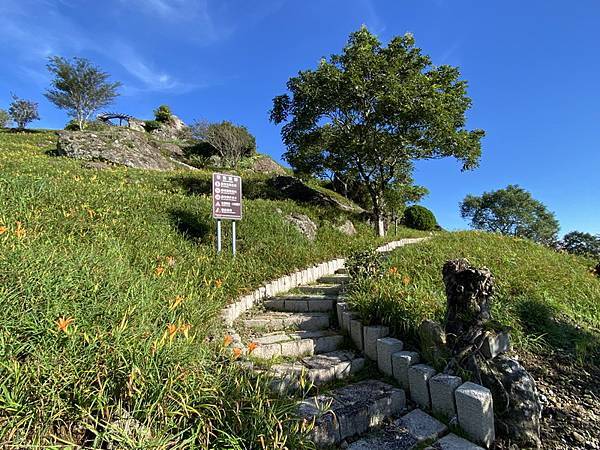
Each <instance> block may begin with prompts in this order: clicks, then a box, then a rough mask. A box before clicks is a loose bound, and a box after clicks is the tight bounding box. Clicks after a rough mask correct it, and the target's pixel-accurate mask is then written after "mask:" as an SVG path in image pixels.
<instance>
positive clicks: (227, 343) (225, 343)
mask: <svg viewBox="0 0 600 450" xmlns="http://www.w3.org/2000/svg"><path fill="white" fill-rule="evenodd" d="M232 342H233V336H231V335H230V334H228V335H227V336H225V337H224V338H223V346H224V347H229V346H230V345H231V343H232Z"/></svg>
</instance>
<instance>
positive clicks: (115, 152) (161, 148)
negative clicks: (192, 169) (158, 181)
mask: <svg viewBox="0 0 600 450" xmlns="http://www.w3.org/2000/svg"><path fill="white" fill-rule="evenodd" d="M57 153H58V155H61V156H68V157H70V158H76V159H81V160H85V161H102V162H108V163H112V164H117V165H123V166H127V167H134V168H139V169H154V170H170V169H175V168H178V167H182V166H183V165H182V164H181V163H179V162H178V161H176V160H175V158H178V157H182V156H183V152H182V150H181V148H180V147H179V146H177V145H175V144H173V143H169V142H162V141H160V140H158V139H155V138H153V137H152V136H150V135H149V134H148V133H143V132H138V131H134V130H132V129H128V128H121V127H119V128H118V127H114V128H111V129H110V130H108V131H97V132H92V131H59V132H58V147H57Z"/></svg>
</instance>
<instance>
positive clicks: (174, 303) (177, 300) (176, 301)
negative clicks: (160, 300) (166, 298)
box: [169, 295, 184, 309]
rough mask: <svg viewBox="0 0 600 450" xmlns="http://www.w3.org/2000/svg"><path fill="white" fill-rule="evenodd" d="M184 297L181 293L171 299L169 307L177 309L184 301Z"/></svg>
mask: <svg viewBox="0 0 600 450" xmlns="http://www.w3.org/2000/svg"><path fill="white" fill-rule="evenodd" d="M183 300H184V298H183V297H182V296H181V295H178V296H176V297H175V298H174V299H173V300H171V306H169V309H175V308H177V307H178V306H179V305H181V303H182V302H183Z"/></svg>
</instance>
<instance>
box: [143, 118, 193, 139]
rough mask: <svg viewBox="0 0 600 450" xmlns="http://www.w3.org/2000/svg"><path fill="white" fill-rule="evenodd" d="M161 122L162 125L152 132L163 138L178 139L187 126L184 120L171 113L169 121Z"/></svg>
mask: <svg viewBox="0 0 600 450" xmlns="http://www.w3.org/2000/svg"><path fill="white" fill-rule="evenodd" d="M159 123H160V126H159V127H158V128H156V129H155V130H152V131H151V134H153V135H154V136H157V137H159V138H161V139H178V138H180V137H181V135H182V133H183V132H184V130H185V129H186V128H187V126H186V124H185V123H184V122H183V120H181V119H180V118H179V117H177V116H175V115H171V117H170V118H169V120H168V121H166V122H159Z"/></svg>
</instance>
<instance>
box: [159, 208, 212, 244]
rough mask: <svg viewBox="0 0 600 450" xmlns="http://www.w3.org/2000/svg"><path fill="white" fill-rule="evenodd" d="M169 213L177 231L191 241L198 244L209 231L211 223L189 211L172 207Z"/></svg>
mask: <svg viewBox="0 0 600 450" xmlns="http://www.w3.org/2000/svg"><path fill="white" fill-rule="evenodd" d="M169 215H170V216H171V221H172V222H173V224H174V225H175V228H176V229H177V231H179V233H181V234H182V235H183V236H184V237H185V238H186V239H188V240H190V241H192V242H195V243H198V244H199V243H201V242H202V241H204V240H205V238H206V237H207V236H209V235H210V233H211V225H210V224H209V223H207V222H204V221H202V219H200V218H198V216H197V215H195V214H192V213H190V212H189V211H185V210H183V209H173V210H171V211H169Z"/></svg>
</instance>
